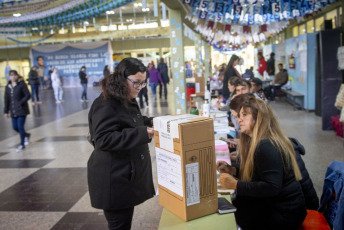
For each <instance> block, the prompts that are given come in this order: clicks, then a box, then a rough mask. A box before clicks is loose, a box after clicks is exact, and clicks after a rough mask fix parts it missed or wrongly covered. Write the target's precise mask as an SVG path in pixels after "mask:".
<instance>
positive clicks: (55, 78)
mask: <svg viewBox="0 0 344 230" xmlns="http://www.w3.org/2000/svg"><path fill="white" fill-rule="evenodd" d="M51 81H52V85H53V89H54V95H55V102H56V104H60V103H61V102H63V100H62V96H63V90H62V81H61V78H60V76H59V72H58V71H57V69H56V68H54V70H53V73H52V74H51Z"/></svg>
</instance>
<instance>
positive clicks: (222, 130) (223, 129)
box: [214, 126, 235, 134]
mask: <svg viewBox="0 0 344 230" xmlns="http://www.w3.org/2000/svg"><path fill="white" fill-rule="evenodd" d="M231 131H234V132H235V129H234V128H232V127H229V126H228V127H223V126H219V127H214V132H215V133H216V134H221V133H222V134H226V133H230V132H231Z"/></svg>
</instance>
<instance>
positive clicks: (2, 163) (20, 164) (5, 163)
mask: <svg viewBox="0 0 344 230" xmlns="http://www.w3.org/2000/svg"><path fill="white" fill-rule="evenodd" d="M51 161H52V160H0V168H41V167H43V166H45V165H46V164H48V163H49V162H51Z"/></svg>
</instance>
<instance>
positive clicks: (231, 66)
mask: <svg viewBox="0 0 344 230" xmlns="http://www.w3.org/2000/svg"><path fill="white" fill-rule="evenodd" d="M239 60H240V58H239V57H238V56H237V55H235V54H233V55H232V56H231V58H230V59H229V62H228V65H227V67H226V69H225V71H224V72H225V75H224V79H223V87H222V95H223V97H224V98H226V99H227V98H228V97H229V94H230V93H229V90H228V80H229V78H231V77H233V76H237V77H239V78H241V76H240V74H239V73H238V71H237V70H236V69H235V66H236V65H238V63H239Z"/></svg>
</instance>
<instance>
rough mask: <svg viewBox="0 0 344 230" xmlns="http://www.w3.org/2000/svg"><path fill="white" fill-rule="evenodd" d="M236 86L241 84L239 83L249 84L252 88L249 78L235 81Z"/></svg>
mask: <svg viewBox="0 0 344 230" xmlns="http://www.w3.org/2000/svg"><path fill="white" fill-rule="evenodd" d="M235 83H236V84H235V87H237V86H239V85H242V86H244V85H247V86H248V88H251V82H249V81H248V80H245V79H239V80H238V81H236V82H235Z"/></svg>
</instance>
